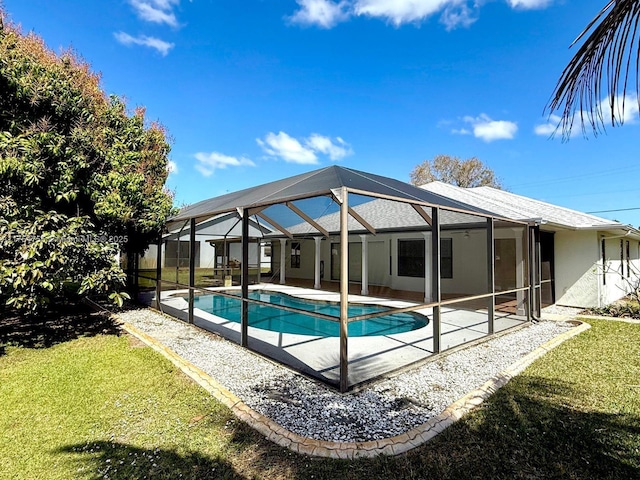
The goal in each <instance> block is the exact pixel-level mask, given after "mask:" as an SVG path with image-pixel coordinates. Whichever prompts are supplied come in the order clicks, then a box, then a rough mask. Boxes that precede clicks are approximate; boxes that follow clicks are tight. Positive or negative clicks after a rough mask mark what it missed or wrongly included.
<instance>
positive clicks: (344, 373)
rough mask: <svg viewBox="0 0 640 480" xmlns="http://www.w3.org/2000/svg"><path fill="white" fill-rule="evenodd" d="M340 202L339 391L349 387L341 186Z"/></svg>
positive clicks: (345, 211)
mask: <svg viewBox="0 0 640 480" xmlns="http://www.w3.org/2000/svg"><path fill="white" fill-rule="evenodd" d="M341 190H342V192H341V193H342V194H341V197H342V203H341V204H340V391H341V392H346V391H347V390H348V388H349V373H348V368H349V356H348V352H347V346H348V336H349V331H348V327H349V227H348V221H349V198H348V196H349V193H348V192H347V189H346V188H345V187H342V189H341Z"/></svg>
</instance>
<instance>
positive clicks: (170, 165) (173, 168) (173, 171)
mask: <svg viewBox="0 0 640 480" xmlns="http://www.w3.org/2000/svg"><path fill="white" fill-rule="evenodd" d="M167 172H169V175H177V174H178V172H179V169H178V164H177V163H176V162H174V161H173V160H169V161H168V162H167Z"/></svg>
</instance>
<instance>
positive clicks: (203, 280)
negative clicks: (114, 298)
mask: <svg viewBox="0 0 640 480" xmlns="http://www.w3.org/2000/svg"><path fill="white" fill-rule="evenodd" d="M269 270H270V269H269V268H268V267H264V268H262V269H261V271H262V273H264V274H267V273H269ZM156 273H157V272H156V270H141V271H140V275H139V277H138V278H139V280H138V281H139V285H140V287H141V288H155V285H156V282H155V280H152V279H155V278H156ZM232 274H233V277H234V279H235V280H236V281H237V280H238V279H239V278H240V274H241V271H240V269H239V268H237V269H234V270H233V271H232ZM161 275H162V280H164V281H165V282H171V283H175V282H176V278H177V279H178V283H181V284H182V285H189V268H186V267H181V268H180V269H179V270H178V276H177V277H176V269H175V267H165V268H163V269H162V272H161ZM257 275H258V268H257V267H255V268H253V267H252V268H250V269H249V277H250V278H257ZM219 281H220V279H218V282H216V281H215V280H214V279H213V269H212V268H196V271H195V285H196V286H197V287H211V286H217V285H219ZM164 287H165V288H173V286H172V285H171V284H170V283H166V284H165V285H164Z"/></svg>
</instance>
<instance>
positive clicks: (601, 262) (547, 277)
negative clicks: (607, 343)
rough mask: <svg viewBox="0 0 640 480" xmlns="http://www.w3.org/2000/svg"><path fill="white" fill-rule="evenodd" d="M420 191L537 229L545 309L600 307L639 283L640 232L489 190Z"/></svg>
mask: <svg viewBox="0 0 640 480" xmlns="http://www.w3.org/2000/svg"><path fill="white" fill-rule="evenodd" d="M421 188H423V189H425V190H427V191H429V192H432V193H437V194H439V195H443V196H446V197H448V198H451V199H455V200H458V201H461V202H464V203H467V204H469V205H474V206H476V207H478V208H482V209H483V210H487V211H490V212H493V213H494V214H496V215H499V216H501V217H503V218H510V219H513V220H520V221H523V222H527V223H529V224H530V225H532V226H535V227H537V229H539V236H540V252H539V253H538V255H539V256H540V260H539V261H538V265H537V266H538V268H539V269H540V275H541V284H542V302H543V305H551V304H558V305H566V306H572V307H601V306H604V305H607V304H610V303H612V302H613V301H615V300H618V299H619V298H621V297H623V296H625V295H627V294H628V293H629V292H630V289H631V288H632V285H634V284H637V283H638V281H639V280H638V279H639V274H640V232H639V231H638V230H637V229H636V228H633V227H631V226H629V225H623V224H621V223H620V222H616V221H612V220H607V219H604V218H600V217H597V216H594V215H589V214H587V213H582V212H578V211H576V210H571V209H569V208H564V207H560V206H558V205H553V204H550V203H546V202H542V201H539V200H534V199H532V198H528V197H524V196H522V195H516V194H514V193H511V192H507V191H504V190H498V189H495V188H491V187H486V186H485V187H475V188H461V187H456V186H454V185H449V184H446V183H442V182H431V183H428V184H426V185H422V187H421Z"/></svg>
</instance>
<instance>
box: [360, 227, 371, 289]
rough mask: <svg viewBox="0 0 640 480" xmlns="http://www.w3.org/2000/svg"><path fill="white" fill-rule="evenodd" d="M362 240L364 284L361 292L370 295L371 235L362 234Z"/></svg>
mask: <svg viewBox="0 0 640 480" xmlns="http://www.w3.org/2000/svg"><path fill="white" fill-rule="evenodd" d="M360 239H361V240H362V280H361V282H362V284H361V288H362V289H361V290H360V293H361V294H362V295H369V236H368V235H360Z"/></svg>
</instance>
